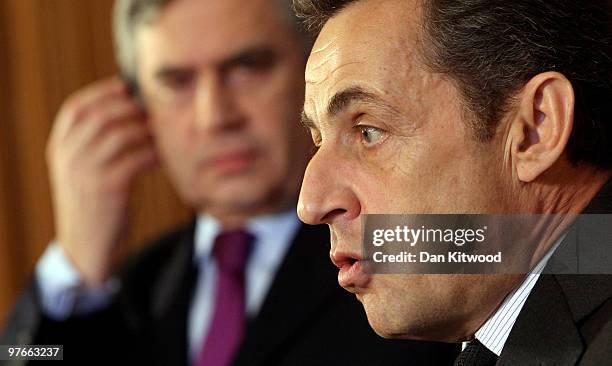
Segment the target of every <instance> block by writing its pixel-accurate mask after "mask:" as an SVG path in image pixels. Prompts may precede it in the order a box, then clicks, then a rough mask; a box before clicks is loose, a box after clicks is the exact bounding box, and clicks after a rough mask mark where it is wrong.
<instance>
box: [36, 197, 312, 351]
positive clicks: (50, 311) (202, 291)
mask: <svg viewBox="0 0 612 366" xmlns="http://www.w3.org/2000/svg"><path fill="white" fill-rule="evenodd" d="M299 226H300V224H299V221H298V218H297V215H296V213H295V209H293V210H291V211H285V212H282V213H280V214H274V215H269V216H261V217H258V218H256V219H253V220H251V221H249V222H248V223H247V225H246V228H245V229H246V230H247V231H249V233H251V234H252V235H254V236H255V243H254V245H253V250H252V252H251V254H250V256H249V259H248V261H247V266H246V269H245V276H246V283H245V285H246V312H247V317H253V316H255V315H256V314H257V312H258V311H259V309H260V307H261V305H262V303H263V300H264V298H265V296H266V294H267V292H268V290H269V288H270V285H271V284H272V280H273V279H274V276H275V275H276V271H277V270H278V267H279V266H280V264H281V262H282V260H283V258H284V257H285V254H286V253H287V250H288V249H289V247H290V244H291V242H292V239H293V238H294V236H295V235H296V233H297V230H298V228H299ZM220 230H221V227H220V225H219V222H218V221H217V220H215V219H214V218H212V217H210V216H206V215H201V216H199V217H198V220H197V223H196V229H195V237H194V242H195V248H194V257H193V260H194V264H195V265H196V266H198V269H199V271H198V273H199V275H198V278H197V281H196V285H195V289H194V296H193V300H192V303H191V305H190V310H189V314H188V334H187V338H188V343H189V358H190V360H191V361H192V362H193V360H195V359H196V357H197V355H198V352H199V351H200V349H201V348H202V344H203V342H204V340H205V337H206V333H207V330H208V327H209V325H210V321H211V320H212V319H211V317H212V313H213V310H214V309H213V307H214V296H215V280H216V277H217V264H216V261H215V258H214V257H213V256H212V255H211V254H212V249H213V244H214V241H215V238H216V236H217V234H219V231H220ZM35 276H36V279H37V282H38V289H39V293H40V298H41V305H42V310H43V312H44V313H45V314H46V315H47V316H49V317H51V318H52V319H55V320H63V319H66V318H67V317H69V316H71V315H86V314H90V313H93V312H95V311H97V310H100V309H102V308H104V307H105V306H107V305H108V303H109V302H110V301H111V299H112V297H113V295H114V294H116V292H117V291H119V289H120V283H119V282H118V281H117V279H111V280H109V281H108V282H107V283H106V284H105V286H103V287H101V288H99V289H91V288H87V287H85V286H83V282H82V280H81V277H80V274H79V272H78V271H77V269H76V268H75V267H74V265H73V264H72V263H71V262H70V260H69V259H68V257H67V256H66V254H65V253H64V252H63V250H62V249H61V247H60V246H59V245H58V244H57V243H51V245H49V247H48V248H47V250H46V251H45V253H44V254H43V256H42V257H41V258H40V259H39V261H38V263H37V264H36V269H35Z"/></svg>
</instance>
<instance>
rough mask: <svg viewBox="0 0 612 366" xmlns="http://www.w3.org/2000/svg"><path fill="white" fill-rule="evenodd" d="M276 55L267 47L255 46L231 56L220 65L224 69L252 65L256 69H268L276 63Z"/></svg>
mask: <svg viewBox="0 0 612 366" xmlns="http://www.w3.org/2000/svg"><path fill="white" fill-rule="evenodd" d="M275 60H276V53H275V52H274V50H273V49H272V48H271V47H269V46H266V45H259V46H253V47H249V48H246V49H243V50H241V51H239V52H237V53H236V54H234V55H231V56H229V57H228V58H227V59H225V60H223V61H222V62H221V64H220V67H221V68H222V69H225V68H231V67H233V66H238V65H251V66H255V67H266V66H269V65H271V64H273V63H274V61H275Z"/></svg>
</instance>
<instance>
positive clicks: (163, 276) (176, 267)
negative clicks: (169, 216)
mask: <svg viewBox="0 0 612 366" xmlns="http://www.w3.org/2000/svg"><path fill="white" fill-rule="evenodd" d="M193 233H194V226H193V225H192V226H190V227H189V229H188V230H187V231H186V232H185V234H184V235H183V236H182V237H181V238H180V239H179V241H178V242H177V243H176V250H175V251H174V252H173V253H172V254H171V258H169V259H168V264H167V266H166V267H165V268H164V269H163V270H162V271H161V272H160V275H159V277H158V278H156V279H153V280H155V281H156V283H155V285H154V287H153V288H154V293H153V295H152V297H151V299H152V307H151V313H152V316H153V318H154V319H153V322H152V324H153V326H154V329H153V330H152V333H153V337H154V343H153V344H154V346H155V347H156V348H157V350H155V349H154V350H153V353H154V354H158V358H157V359H156V360H153V361H154V364H162V365H187V364H188V361H187V356H188V342H187V317H188V314H189V305H190V303H191V297H192V293H193V288H194V282H195V280H196V278H197V270H196V268H195V266H193V265H192V262H193V260H192V258H193V247H194V244H193V240H194V239H193Z"/></svg>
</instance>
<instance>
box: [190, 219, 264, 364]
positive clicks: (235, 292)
mask: <svg viewBox="0 0 612 366" xmlns="http://www.w3.org/2000/svg"><path fill="white" fill-rule="evenodd" d="M252 241H253V236H252V235H250V234H249V233H247V232H246V231H244V230H233V231H225V232H222V233H221V234H219V236H217V239H216V240H215V244H214V248H213V255H214V256H215V259H216V261H217V268H218V271H217V281H216V292H215V306H214V310H213V311H214V313H213V316H212V319H211V322H210V327H209V328H208V334H207V336H206V341H205V342H204V344H203V345H202V350H201V352H200V355H199V356H198V360H197V363H196V365H198V366H227V365H229V364H230V362H231V361H232V359H233V357H234V354H235V352H236V349H237V348H238V346H239V345H240V342H241V340H242V336H243V334H244V325H245V287H244V282H245V280H244V270H245V266H246V262H247V258H248V255H249V249H250V244H251V242H252Z"/></svg>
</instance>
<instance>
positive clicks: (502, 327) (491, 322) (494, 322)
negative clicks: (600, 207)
mask: <svg viewBox="0 0 612 366" xmlns="http://www.w3.org/2000/svg"><path fill="white" fill-rule="evenodd" d="M564 238H565V235H562V236H561V238H559V239H558V240H557V242H556V243H555V244H554V245H553V247H552V248H551V249H550V250H549V251H548V253H546V255H545V256H544V257H543V258H542V259H541V260H540V261H539V262H538V264H537V265H536V266H535V267H534V268H533V269H532V270H531V271H530V272H529V273H528V274H527V275H526V276H525V279H524V280H523V282H522V283H521V285H520V286H519V287H517V288H516V289H514V290H513V291H512V292H511V293H510V294H508V296H506V298H505V299H504V301H503V302H502V304H501V305H500V306H499V308H498V309H497V311H495V313H494V314H493V316H491V317H490V318H489V319H487V321H486V322H485V323H484V324H483V325H482V327H480V329H478V331H476V334H475V338H476V339H478V340H479V341H480V343H482V344H483V345H484V346H485V347H487V348H488V349H489V350H491V352H493V353H495V354H496V355H497V356H498V357H499V356H500V355H501V352H502V349H503V348H504V345H505V344H506V341H507V340H508V336H509V335H510V332H511V331H512V327H514V323H515V322H516V319H517V318H518V316H519V313H520V312H521V309H523V306H524V305H525V301H527V298H528V297H529V294H530V293H531V290H533V287H534V286H535V284H536V282H538V278H540V274H541V273H542V271H543V270H544V267H546V264H547V263H548V260H549V259H550V257H551V256H552V254H553V253H554V252H555V250H557V248H558V247H559V245H560V244H561V242H562V241H563V239H564ZM467 344H468V342H463V348H464V349H465V347H466V345H467Z"/></svg>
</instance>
